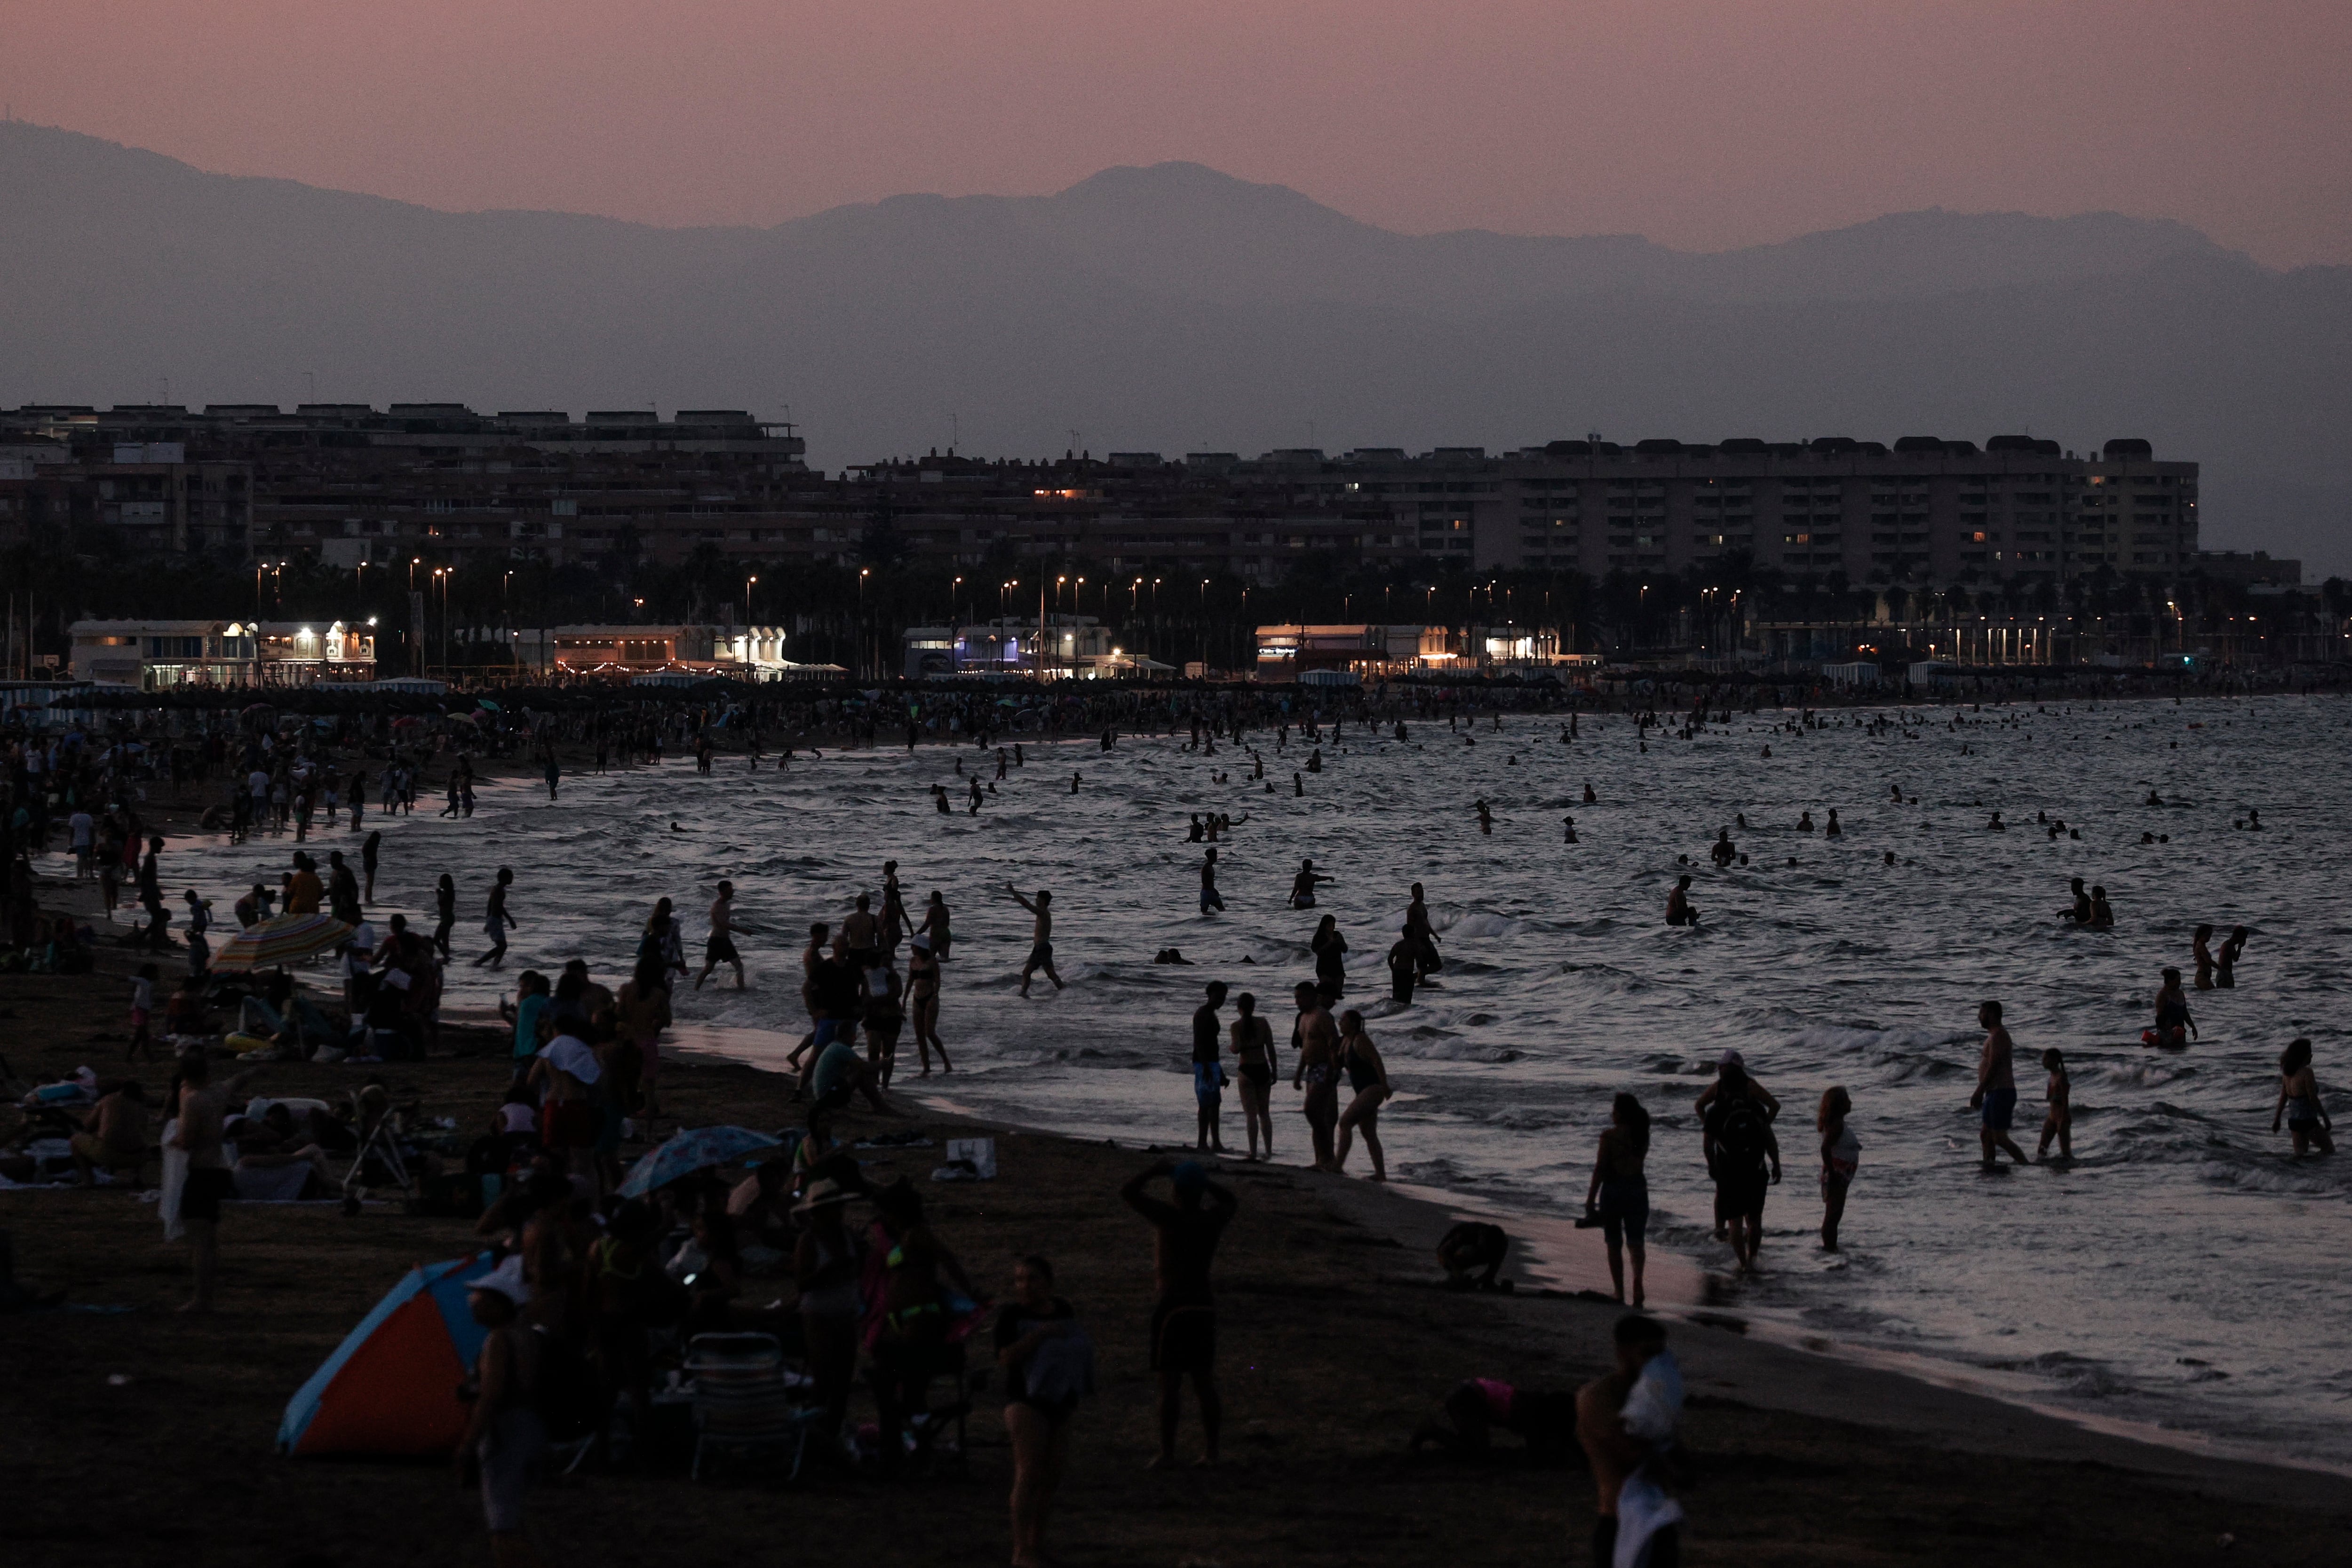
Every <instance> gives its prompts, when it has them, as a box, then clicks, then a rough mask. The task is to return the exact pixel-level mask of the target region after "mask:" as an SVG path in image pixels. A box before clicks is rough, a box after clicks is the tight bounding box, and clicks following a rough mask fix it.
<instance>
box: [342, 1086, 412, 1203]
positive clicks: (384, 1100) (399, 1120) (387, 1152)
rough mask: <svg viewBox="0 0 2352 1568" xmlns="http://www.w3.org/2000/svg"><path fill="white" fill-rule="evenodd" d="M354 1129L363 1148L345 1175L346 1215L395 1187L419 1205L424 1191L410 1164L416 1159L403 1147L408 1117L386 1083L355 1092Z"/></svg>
mask: <svg viewBox="0 0 2352 1568" xmlns="http://www.w3.org/2000/svg"><path fill="white" fill-rule="evenodd" d="M352 1131H353V1132H354V1133H356V1134H358V1138H359V1146H358V1148H356V1149H355V1150H353V1151H352V1166H351V1169H350V1170H349V1171H347V1172H346V1173H344V1176H343V1212H344V1213H345V1214H347V1215H352V1214H357V1213H358V1212H359V1211H360V1201H361V1200H362V1198H364V1197H367V1195H368V1193H369V1192H370V1191H371V1190H373V1189H376V1188H384V1187H389V1188H395V1189H397V1190H398V1191H399V1193H400V1195H401V1197H404V1198H405V1199H407V1200H408V1201H409V1202H411V1203H414V1202H415V1201H416V1200H417V1198H418V1197H420V1196H421V1192H422V1189H421V1187H420V1186H419V1184H418V1182H417V1179H416V1174H415V1169H414V1167H413V1166H411V1164H410V1159H411V1157H412V1156H411V1155H410V1153H409V1152H408V1151H406V1150H404V1148H403V1147H402V1136H403V1134H404V1133H405V1132H406V1131H407V1117H406V1114H405V1113H404V1112H403V1110H402V1109H401V1108H400V1107H399V1106H396V1105H394V1103H392V1096H391V1095H390V1094H388V1093H386V1092H384V1089H383V1085H382V1084H375V1083H372V1084H369V1085H368V1086H367V1087H366V1088H364V1089H354V1090H352Z"/></svg>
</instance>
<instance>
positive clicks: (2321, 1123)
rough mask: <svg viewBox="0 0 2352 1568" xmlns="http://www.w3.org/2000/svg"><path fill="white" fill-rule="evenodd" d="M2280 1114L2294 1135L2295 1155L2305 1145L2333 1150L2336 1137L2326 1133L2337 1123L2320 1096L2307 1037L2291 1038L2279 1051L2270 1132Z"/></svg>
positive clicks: (2327, 1151)
mask: <svg viewBox="0 0 2352 1568" xmlns="http://www.w3.org/2000/svg"><path fill="white" fill-rule="evenodd" d="M2281 1117H2284V1118H2285V1119H2286V1130H2287V1132H2288V1134H2291V1135H2292V1136H2293V1138H2294V1152H2295V1155H2296V1157H2297V1158H2301V1157H2302V1155H2303V1154H2304V1152H2305V1150H2306V1149H2316V1150H2318V1151H2319V1152H2320V1153H2321V1154H2323V1155H2332V1154H2334V1153H2335V1152H2336V1140H2335V1139H2334V1138H2333V1137H2331V1136H2329V1134H2331V1133H2333V1132H2334V1131H2335V1128H2336V1124H2335V1122H2334V1121H2333V1120H2332V1119H2331V1118H2330V1117H2329V1116H2328V1114H2327V1107H2326V1104H2325V1103H2322V1102H2321V1100H2320V1098H2319V1079H2318V1077H2317V1075H2316V1074H2315V1073H2314V1072H2313V1071H2311V1041H2309V1040H2294V1041H2292V1042H2290V1043H2289V1044H2288V1046H2287V1048H2286V1049H2285V1050H2284V1051H2281V1052H2279V1092H2278V1104H2277V1106H2276V1107H2275V1108H2274V1109H2273V1111H2272V1112H2271V1131H2272V1132H2273V1133H2275V1132H2277V1131H2278V1130H2279V1119H2280V1118H2281Z"/></svg>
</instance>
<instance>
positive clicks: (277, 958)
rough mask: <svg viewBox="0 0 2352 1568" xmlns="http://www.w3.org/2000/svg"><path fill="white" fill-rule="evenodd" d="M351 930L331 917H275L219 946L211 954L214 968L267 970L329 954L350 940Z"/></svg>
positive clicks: (248, 927) (250, 927)
mask: <svg viewBox="0 0 2352 1568" xmlns="http://www.w3.org/2000/svg"><path fill="white" fill-rule="evenodd" d="M351 939H352V927H351V926H350V925H347V924H345V923H344V922H342V921H341V920H337V919H335V918H334V917H333V916H332V915H277V916H275V917H274V918H271V919H268V920H265V921H263V922H261V924H259V925H251V926H247V928H246V929H245V930H243V931H240V932H238V933H237V934H236V936H232V937H230V938H229V939H228V940H227V941H226V942H224V943H222V944H221V950H220V951H219V952H217V953H215V954H214V955H213V967H214V969H215V970H220V969H266V968H268V967H271V966H273V965H277V964H290V963H292V962H293V961H294V960H295V959H297V958H307V957H309V956H310V955H312V954H313V953H331V952H333V951H334V950H335V949H336V948H338V947H340V946H342V945H343V944H344V943H346V942H348V941H350V940H351Z"/></svg>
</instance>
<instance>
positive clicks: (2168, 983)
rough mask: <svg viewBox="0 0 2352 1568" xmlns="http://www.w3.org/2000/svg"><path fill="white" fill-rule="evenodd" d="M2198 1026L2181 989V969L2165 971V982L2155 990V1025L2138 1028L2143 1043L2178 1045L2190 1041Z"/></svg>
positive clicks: (2187, 999) (2183, 1044)
mask: <svg viewBox="0 0 2352 1568" xmlns="http://www.w3.org/2000/svg"><path fill="white" fill-rule="evenodd" d="M2196 1030H2197V1020H2196V1019H2195V1018H2193V1017H2191V1016H2190V1014H2189V998H2187V997H2186V996H2184V995H2182V993H2181V989H2180V971H2179V970H2178V969H2167V970H2165V971H2164V985H2163V987H2162V988H2160V989H2158V991H2157V993H2156V1027H2155V1028H2154V1029H2151V1030H2142V1031H2141V1034H2140V1037H2139V1042H2140V1043H2141V1044H2142V1045H2153V1046H2168V1047H2174V1048H2178V1047H2180V1046H2185V1045H2187V1044H2188V1043H2189V1036H2190V1035H2191V1034H2193V1033H2195V1032H2196Z"/></svg>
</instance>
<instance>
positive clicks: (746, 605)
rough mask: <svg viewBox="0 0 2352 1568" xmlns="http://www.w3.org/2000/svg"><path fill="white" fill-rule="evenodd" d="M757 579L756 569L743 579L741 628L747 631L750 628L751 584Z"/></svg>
mask: <svg viewBox="0 0 2352 1568" xmlns="http://www.w3.org/2000/svg"><path fill="white" fill-rule="evenodd" d="M759 580H760V574H759V573H758V572H756V571H755V572H753V573H752V574H751V576H749V577H747V578H745V579H744V580H743V630H744V631H745V632H750V631H751V585H752V584H753V583H755V582H757V581H759Z"/></svg>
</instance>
